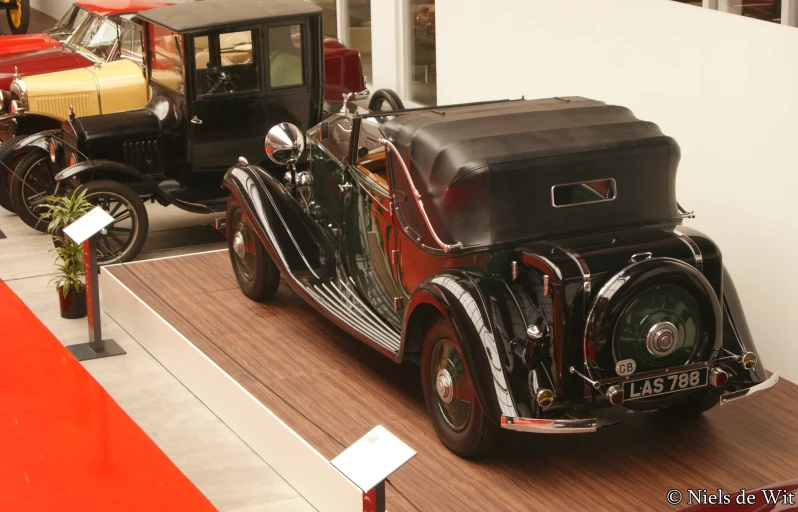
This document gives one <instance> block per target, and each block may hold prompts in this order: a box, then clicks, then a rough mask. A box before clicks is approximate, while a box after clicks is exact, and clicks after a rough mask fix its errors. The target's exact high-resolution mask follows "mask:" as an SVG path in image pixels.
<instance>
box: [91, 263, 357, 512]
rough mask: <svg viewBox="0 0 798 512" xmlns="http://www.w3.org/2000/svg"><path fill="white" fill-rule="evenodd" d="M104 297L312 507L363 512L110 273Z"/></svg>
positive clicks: (350, 489) (298, 444) (288, 435)
mask: <svg viewBox="0 0 798 512" xmlns="http://www.w3.org/2000/svg"><path fill="white" fill-rule="evenodd" d="M177 257H180V256H177ZM131 264H135V263H127V264H126V265H131ZM114 266H116V265H114ZM100 292H101V294H102V295H101V301H100V303H101V306H102V309H103V311H105V312H106V313H107V314H108V315H109V316H110V317H111V318H113V319H114V321H116V322H117V323H118V324H119V325H120V326H121V327H122V328H123V329H125V330H126V331H127V332H128V333H129V334H130V335H131V336H132V337H133V338H134V339H135V340H136V341H137V342H138V343H139V344H140V345H141V346H142V347H144V348H145V349H146V350H147V351H148V352H149V353H150V354H151V355H152V356H153V357H154V358H155V359H157V360H158V362H160V363H161V364H162V365H163V366H164V367H165V368H166V369H167V370H169V372H171V373H172V374H173V375H174V376H175V377H176V378H177V379H178V380H179V381H180V382H181V383H182V384H183V385H184V386H186V387H187V388H188V389H189V390H190V391H191V392H192V393H193V394H194V395H195V396H196V397H197V398H198V399H199V400H201V401H202V402H203V403H204V404H205V406H206V407H208V409H210V410H211V411H213V413H214V414H216V416H218V417H219V419H221V420H222V421H223V422H224V423H225V424H226V425H227V426H228V427H230V429H231V430H233V432H235V433H236V434H237V435H238V436H239V437H240V438H241V439H242V440H243V441H244V442H245V443H246V444H247V445H248V446H249V447H250V448H252V450H253V451H255V453H257V454H258V455H259V456H260V457H261V458H262V459H263V460H264V461H265V462H266V463H267V464H269V466H271V467H272V468H273V469H274V470H275V471H276V472H277V473H279V474H280V476H282V477H283V478H284V479H285V480H286V481H287V482H288V483H289V484H290V485H291V486H292V487H294V488H295V489H296V490H297V492H299V494H301V495H302V496H303V497H304V498H305V499H306V500H307V501H308V502H309V503H310V504H311V505H312V506H313V507H315V508H316V509H318V510H319V511H322V512H353V511H360V510H363V492H362V491H361V489H359V488H358V487H357V486H356V485H355V484H354V483H352V482H351V481H350V480H349V479H348V478H347V477H346V476H344V475H343V474H342V473H341V472H340V471H338V470H337V469H336V468H335V467H334V466H333V465H332V464H330V462H329V461H328V460H327V459H326V458H324V457H323V456H322V455H321V454H320V453H319V452H318V451H317V450H316V449H315V448H313V447H312V446H311V445H310V444H308V443H307V442H306V441H305V440H304V439H302V438H301V437H300V436H299V435H297V434H296V433H295V432H294V431H293V430H291V428H289V427H288V425H286V424H285V423H284V422H283V421H282V420H281V419H280V418H278V417H277V416H276V415H274V414H273V413H272V412H271V411H270V410H269V409H267V408H266V407H264V406H263V404H261V403H260V402H259V401H258V400H257V399H256V398H255V397H254V396H252V394H250V393H249V392H248V391H247V390H246V389H244V388H243V387H242V386H241V385H240V384H238V382H236V381H235V380H234V379H233V378H232V377H230V376H229V375H228V374H227V373H226V372H225V371H224V370H222V369H221V368H220V367H219V366H218V365H217V364H216V363H214V362H213V361H212V360H211V359H210V358H208V357H207V356H206V355H205V354H203V353H202V352H201V351H200V350H199V349H197V348H196V347H195V346H194V345H193V344H192V343H191V342H190V341H189V340H188V339H186V338H185V337H184V336H183V335H182V334H180V332H178V331H177V330H176V329H175V328H174V327H172V325H171V324H169V323H168V322H167V321H166V320H164V319H163V317H161V316H160V315H159V314H158V313H156V312H155V311H154V310H153V309H152V308H150V307H149V306H148V305H147V304H146V303H144V302H143V301H142V300H141V299H140V298H139V297H138V296H137V295H136V294H134V293H133V292H132V291H131V290H130V289H129V288H128V287H126V286H125V285H124V284H122V283H121V282H120V281H119V280H118V279H117V278H116V277H114V276H113V275H112V274H110V273H109V272H105V271H102V272H101V273H100Z"/></svg>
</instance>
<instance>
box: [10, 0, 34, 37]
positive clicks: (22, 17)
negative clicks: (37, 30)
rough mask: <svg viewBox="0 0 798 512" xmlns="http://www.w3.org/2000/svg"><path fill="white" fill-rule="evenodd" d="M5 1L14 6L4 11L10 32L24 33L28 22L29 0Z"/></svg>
mask: <svg viewBox="0 0 798 512" xmlns="http://www.w3.org/2000/svg"><path fill="white" fill-rule="evenodd" d="M7 2H8V3H10V4H12V5H15V6H16V7H15V8H13V9H9V10H7V11H6V19H7V20H8V26H9V28H10V29H11V33H12V34H24V33H26V32H27V31H28V25H29V24H30V0H7Z"/></svg>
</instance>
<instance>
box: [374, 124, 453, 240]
mask: <svg viewBox="0 0 798 512" xmlns="http://www.w3.org/2000/svg"><path fill="white" fill-rule="evenodd" d="M378 142H379V143H380V144H382V145H383V146H386V147H387V148H388V149H389V150H390V151H393V153H394V154H395V155H396V159H397V160H398V161H399V165H400V166H401V167H402V170H403V171H404V173H405V177H406V178H407V183H408V184H409V185H410V188H411V189H412V191H413V199H415V200H416V204H417V205H418V209H419V211H421V217H423V218H424V224H426V225H427V229H428V230H429V232H430V234H431V235H432V238H434V239H435V243H437V244H438V245H439V246H440V248H441V249H443V252H446V253H448V252H451V251H452V250H453V249H462V248H463V242H455V243H454V244H453V245H450V244H445V243H443V241H442V240H441V239H440V238H438V234H437V233H436V232H435V229H434V228H433V227H432V224H431V223H430V221H429V217H428V216H427V211H426V210H425V209H424V202H423V201H422V200H421V194H420V193H419V191H418V189H417V188H416V185H415V184H414V183H413V178H412V177H411V176H410V170H409V169H408V168H407V165H405V161H404V160H403V159H402V155H400V154H399V150H397V149H396V146H394V145H393V142H391V141H389V140H388V139H383V138H380V139H378Z"/></svg>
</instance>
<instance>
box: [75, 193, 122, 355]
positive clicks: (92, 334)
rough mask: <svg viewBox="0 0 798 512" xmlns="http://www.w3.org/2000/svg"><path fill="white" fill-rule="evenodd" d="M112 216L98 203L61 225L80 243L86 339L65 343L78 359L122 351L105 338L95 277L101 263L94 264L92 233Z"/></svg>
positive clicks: (107, 222) (111, 219) (95, 248)
mask: <svg viewBox="0 0 798 512" xmlns="http://www.w3.org/2000/svg"><path fill="white" fill-rule="evenodd" d="M113 221H114V218H113V217H111V216H110V215H109V214H108V213H106V212H105V210H103V209H102V208H100V207H99V206H98V207H96V208H94V209H93V210H91V211H90V212H89V213H87V214H86V215H84V216H83V217H81V218H79V219H78V220H76V221H75V222H73V223H72V224H70V225H69V226H67V227H65V228H64V234H66V235H67V236H68V237H69V238H71V239H72V240H74V241H75V243H78V244H83V268H84V270H85V275H86V314H87V316H88V319H89V342H88V343H79V344H77V345H67V347H66V349H67V350H68V351H69V352H71V353H72V355H73V356H75V359H77V360H78V361H88V360H90V359H99V358H101V357H110V356H118V355H122V354H124V353H125V351H124V350H123V349H122V347H120V346H119V344H118V343H117V342H115V341H114V340H111V339H108V340H104V339H103V335H102V320H101V316H100V286H99V283H98V282H97V277H98V276H99V275H100V266H99V265H98V264H97V242H96V240H95V238H94V236H95V235H96V234H97V233H100V232H102V231H104V230H105V227H106V226H108V225H109V224H111V223H112V222H113Z"/></svg>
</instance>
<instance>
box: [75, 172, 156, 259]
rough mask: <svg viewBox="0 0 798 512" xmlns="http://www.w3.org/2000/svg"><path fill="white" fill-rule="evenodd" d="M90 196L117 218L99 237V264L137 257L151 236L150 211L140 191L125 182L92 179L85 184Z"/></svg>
mask: <svg viewBox="0 0 798 512" xmlns="http://www.w3.org/2000/svg"><path fill="white" fill-rule="evenodd" d="M83 186H84V188H85V189H86V196H85V197H86V199H87V200H88V201H89V202H90V203H92V204H94V205H96V206H99V207H100V208H102V209H103V210H105V211H106V212H108V213H109V214H110V215H111V217H113V218H114V221H113V222H112V223H111V224H110V225H108V226H107V227H106V228H105V230H104V232H100V234H98V235H96V236H97V239H96V240H97V251H98V254H97V263H99V264H100V265H104V264H108V263H125V262H128V261H131V260H133V258H135V257H136V256H137V255H138V254H139V252H141V248H142V247H143V246H144V241H145V240H146V239H147V230H148V229H149V220H148V217H147V210H146V209H145V208H144V203H143V202H142V201H141V199H140V198H139V196H138V194H136V192H134V191H133V189H131V188H130V187H128V186H127V185H125V184H124V183H120V182H118V181H111V180H97V181H90V182H88V183H86V184H85V185H83Z"/></svg>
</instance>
